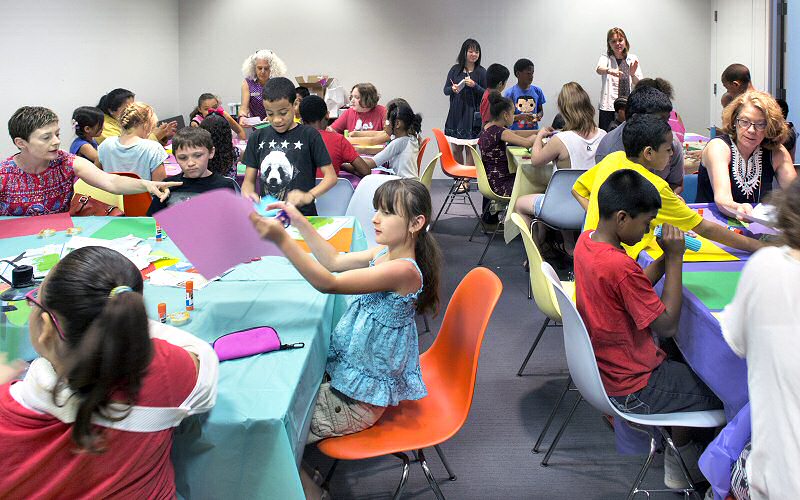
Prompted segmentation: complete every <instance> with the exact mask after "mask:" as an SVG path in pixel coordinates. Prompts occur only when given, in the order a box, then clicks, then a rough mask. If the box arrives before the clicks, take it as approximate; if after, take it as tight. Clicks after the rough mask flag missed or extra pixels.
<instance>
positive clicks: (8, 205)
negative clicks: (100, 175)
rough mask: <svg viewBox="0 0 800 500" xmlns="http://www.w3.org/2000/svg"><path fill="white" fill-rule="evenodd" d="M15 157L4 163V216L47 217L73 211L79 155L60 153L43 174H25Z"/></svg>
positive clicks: (0, 203) (0, 171)
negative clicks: (75, 163) (73, 166)
mask: <svg viewBox="0 0 800 500" xmlns="http://www.w3.org/2000/svg"><path fill="white" fill-rule="evenodd" d="M14 156H15V155H11V156H9V157H8V158H7V159H5V160H3V161H2V162H0V215H47V214H54V213H59V212H67V211H69V203H70V200H71V199H72V193H73V184H74V183H75V171H74V170H73V168H72V163H73V161H74V160H75V155H73V154H70V153H67V152H66V151H63V150H58V157H56V159H55V160H53V161H51V162H50V165H49V166H48V167H47V169H46V170H45V171H44V172H42V173H40V174H29V173H26V172H23V171H22V169H20V168H19V167H18V166H17V162H16V161H15V160H14Z"/></svg>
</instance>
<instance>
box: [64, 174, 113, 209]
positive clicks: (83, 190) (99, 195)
mask: <svg viewBox="0 0 800 500" xmlns="http://www.w3.org/2000/svg"><path fill="white" fill-rule="evenodd" d="M73 189H74V190H75V193H77V194H84V195H86V196H91V197H92V198H94V199H95V200H97V201H101V202H103V203H106V204H108V205H114V206H115V207H117V208H119V209H120V210H122V195H121V194H113V193H109V192H108V191H103V190H102V189H99V188H96V187H94V186H90V185H89V184H87V183H86V182H84V181H83V179H78V182H76V183H75V186H74V188H73Z"/></svg>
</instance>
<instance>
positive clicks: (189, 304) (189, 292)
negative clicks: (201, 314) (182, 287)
mask: <svg viewBox="0 0 800 500" xmlns="http://www.w3.org/2000/svg"><path fill="white" fill-rule="evenodd" d="M186 310H187V311H194V281H191V280H189V281H187V282H186Z"/></svg>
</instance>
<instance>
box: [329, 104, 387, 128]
mask: <svg viewBox="0 0 800 500" xmlns="http://www.w3.org/2000/svg"><path fill="white" fill-rule="evenodd" d="M385 120H386V108H384V107H383V106H381V105H380V104H378V105H377V106H375V107H374V108H372V109H370V110H369V111H364V112H363V113H358V112H356V110H355V108H347V110H346V111H345V112H344V113H342V116H340V117H339V118H337V119H336V121H335V122H333V124H331V128H332V129H333V130H335V131H337V132H339V133H340V134H342V133H344V131H345V130H365V131H369V130H373V131H375V132H380V131H381V130H383V125H384V121H385Z"/></svg>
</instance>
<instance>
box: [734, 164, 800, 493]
mask: <svg viewBox="0 0 800 500" xmlns="http://www.w3.org/2000/svg"><path fill="white" fill-rule="evenodd" d="M776 197H777V199H773V200H772V201H773V202H776V201H777V207H778V210H777V214H778V215H777V219H776V221H777V229H778V230H779V231H780V232H781V235H782V239H783V243H784V244H785V246H783V247H767V248H765V249H763V250H760V251H758V252H756V253H755V254H754V255H753V256H751V257H750V260H748V261H747V264H746V265H745V266H744V271H742V276H741V279H740V280H739V284H738V286H737V288H736V295H735V296H734V298H733V301H732V302H731V303H730V304H729V305H728V306H727V307H726V308H725V310H724V311H723V312H722V317H721V318H720V324H721V325H722V335H723V337H725V340H726V341H727V342H728V344H729V345H730V346H731V349H733V351H734V352H735V353H736V354H738V355H739V356H741V357H746V358H747V385H748V389H749V391H750V411H751V418H752V433H753V435H752V452H751V454H750V457H749V459H750V460H752V464H753V467H752V470H750V469H751V468H750V467H748V476H749V477H748V479H749V486H750V493H751V497H752V498H793V497H794V495H796V494H797V492H798V491H800V477H798V475H797V464H798V462H799V461H800V442H799V441H798V440H797V439H796V436H798V435H800V420H798V418H797V415H798V411H800V394H799V393H798V391H797V384H798V382H800V365H798V363H797V358H798V356H800V337H798V335H797V333H798V332H797V325H798V324H800V317H798V309H797V304H798V303H800V287H798V283H800V179H795V180H794V181H793V182H792V183H791V184H790V185H789V186H788V187H787V188H786V189H785V190H784V191H783V192H780V193H776ZM756 464H757V465H756ZM748 465H749V464H748ZM737 498H739V497H737Z"/></svg>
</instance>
